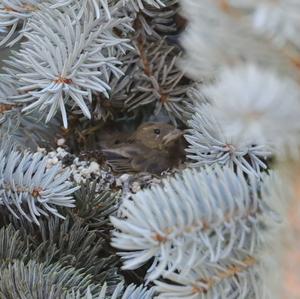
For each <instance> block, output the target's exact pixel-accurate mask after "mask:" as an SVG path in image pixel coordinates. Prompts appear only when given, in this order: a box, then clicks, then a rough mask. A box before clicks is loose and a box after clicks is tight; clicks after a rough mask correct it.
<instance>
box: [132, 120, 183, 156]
mask: <svg viewBox="0 0 300 299" xmlns="http://www.w3.org/2000/svg"><path fill="white" fill-rule="evenodd" d="M182 135H183V131H181V130H179V129H176V128H175V127H174V126H172V125H170V124H166V123H144V124H142V125H141V126H139V127H138V129H137V130H136V132H135V140H136V141H138V142H140V143H142V144H143V145H145V146H146V147H148V148H151V149H159V150H163V149H167V148H169V147H171V146H172V145H174V143H175V142H176V141H177V140H178V139H179V138H181V137H182Z"/></svg>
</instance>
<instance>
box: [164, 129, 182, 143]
mask: <svg viewBox="0 0 300 299" xmlns="http://www.w3.org/2000/svg"><path fill="white" fill-rule="evenodd" d="M183 134H184V132H183V131H181V130H179V129H174V130H173V131H171V132H170V133H168V134H167V135H166V136H164V137H163V145H168V144H170V143H171V142H172V141H175V140H177V139H179V138H180V137H181V136H182V135H183Z"/></svg>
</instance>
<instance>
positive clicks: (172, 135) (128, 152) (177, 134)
mask: <svg viewBox="0 0 300 299" xmlns="http://www.w3.org/2000/svg"><path fill="white" fill-rule="evenodd" d="M102 152H103V154H104V156H105V158H106V160H107V164H108V165H109V166H110V167H111V168H112V170H113V171H114V172H122V173H130V172H148V173H152V174H158V175H159V174H161V173H162V172H163V171H164V170H167V169H171V168H173V167H175V166H178V165H179V164H180V162H182V161H183V159H184V156H185V154H184V140H183V131H182V130H180V129H177V128H175V127H174V126H173V125H170V124H167V123H155V122H146V123H143V124H141V125H140V126H139V127H138V128H137V129H136V130H135V131H134V132H133V133H131V134H128V135H126V134H125V135H124V136H122V135H121V134H120V133H119V134H118V135H117V138H115V137H114V136H113V134H112V135H111V137H110V143H109V142H106V148H103V149H102Z"/></svg>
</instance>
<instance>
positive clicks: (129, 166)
mask: <svg viewBox="0 0 300 299" xmlns="http://www.w3.org/2000/svg"><path fill="white" fill-rule="evenodd" d="M103 154H104V155H105V157H106V160H107V163H108V164H109V165H110V166H111V167H112V169H113V170H114V171H115V172H137V171H140V169H139V167H138V165H135V163H132V162H133V160H134V158H135V157H138V156H140V157H141V156H142V150H141V149H140V148H139V147H137V146H120V147H118V148H112V149H104V150H103Z"/></svg>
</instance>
